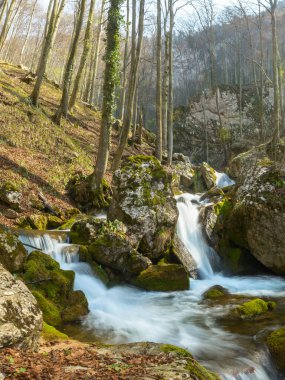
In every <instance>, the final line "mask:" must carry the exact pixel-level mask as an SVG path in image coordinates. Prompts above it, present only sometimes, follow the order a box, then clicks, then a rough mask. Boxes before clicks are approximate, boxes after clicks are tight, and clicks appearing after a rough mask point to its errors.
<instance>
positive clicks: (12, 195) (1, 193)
mask: <svg viewBox="0 0 285 380" xmlns="http://www.w3.org/2000/svg"><path fill="white" fill-rule="evenodd" d="M0 201H2V202H3V203H5V204H7V205H8V206H10V207H11V208H12V209H13V210H19V209H20V204H21V201H22V193H21V192H20V188H19V187H18V186H16V185H15V184H13V183H11V182H5V183H4V184H3V185H1V187H0Z"/></svg>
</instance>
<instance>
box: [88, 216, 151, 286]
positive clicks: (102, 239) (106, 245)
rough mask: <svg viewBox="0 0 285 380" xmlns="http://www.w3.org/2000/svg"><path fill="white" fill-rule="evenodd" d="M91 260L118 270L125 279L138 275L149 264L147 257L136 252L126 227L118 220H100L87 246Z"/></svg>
mask: <svg viewBox="0 0 285 380" xmlns="http://www.w3.org/2000/svg"><path fill="white" fill-rule="evenodd" d="M88 253H89V256H90V258H91V259H92V260H94V261H95V262H97V263H99V264H101V265H103V266H104V267H105V266H107V267H109V268H111V269H114V270H116V271H119V272H120V273H121V274H122V275H123V277H124V278H125V279H128V278H129V277H132V276H134V275H138V274H139V273H140V272H142V271H143V270H145V269H147V268H148V267H149V266H150V265H151V261H150V259H149V258H147V257H145V256H143V255H142V254H140V253H138V252H137V251H136V250H135V248H134V246H133V244H132V241H131V239H130V238H129V236H128V235H127V234H126V227H125V226H124V224H123V223H122V222H119V221H113V222H111V221H101V228H100V231H98V234H97V236H96V237H95V238H94V239H93V241H92V243H91V244H90V245H89V246H88Z"/></svg>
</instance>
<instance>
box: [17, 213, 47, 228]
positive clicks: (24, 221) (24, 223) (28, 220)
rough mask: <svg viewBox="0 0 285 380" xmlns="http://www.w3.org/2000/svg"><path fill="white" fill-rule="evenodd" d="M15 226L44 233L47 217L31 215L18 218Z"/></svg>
mask: <svg viewBox="0 0 285 380" xmlns="http://www.w3.org/2000/svg"><path fill="white" fill-rule="evenodd" d="M16 224H17V226H18V227H19V228H23V229H29V230H30V229H32V230H40V231H45V230H47V229H48V216H47V215H45V214H32V215H29V216H24V217H20V218H18V219H17V223H16Z"/></svg>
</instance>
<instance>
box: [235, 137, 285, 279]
mask: <svg viewBox="0 0 285 380" xmlns="http://www.w3.org/2000/svg"><path fill="white" fill-rule="evenodd" d="M279 150H280V161H279V162H278V161H277V163H276V165H274V163H273V161H272V154H273V153H272V151H271V147H270V145H263V146H260V147H258V148H256V149H253V150H252V151H250V152H248V153H246V154H242V155H240V156H238V157H236V158H235V159H234V160H233V162H232V165H231V171H232V174H233V175H235V176H236V177H237V178H238V183H239V184H240V186H239V187H238V189H237V192H236V195H235V202H234V208H233V210H232V213H231V218H230V225H231V235H232V240H233V241H234V243H235V244H236V245H237V246H238V247H241V248H245V249H248V250H249V251H250V252H251V254H252V255H253V256H254V257H255V258H256V259H257V260H258V261H259V262H261V263H262V264H263V265H264V266H266V267H267V268H268V269H270V270H272V271H274V272H275V273H278V274H285V250H284V236H285V196H284V194H285V167H284V163H283V164H282V161H281V157H282V155H283V154H284V152H282V150H284V146H283V145H282V144H280V146H279Z"/></svg>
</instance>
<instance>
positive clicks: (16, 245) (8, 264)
mask: <svg viewBox="0 0 285 380" xmlns="http://www.w3.org/2000/svg"><path fill="white" fill-rule="evenodd" d="M26 257H27V252H26V250H25V248H24V246H23V244H22V243H21V242H20V241H19V240H18V238H17V237H16V236H15V235H14V234H13V233H12V232H11V231H10V230H9V229H8V228H6V227H4V226H2V225H0V264H3V265H4V267H5V268H6V269H7V270H8V271H10V272H11V273H14V272H20V271H21V270H22V269H23V268H24V263H25V260H26Z"/></svg>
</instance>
